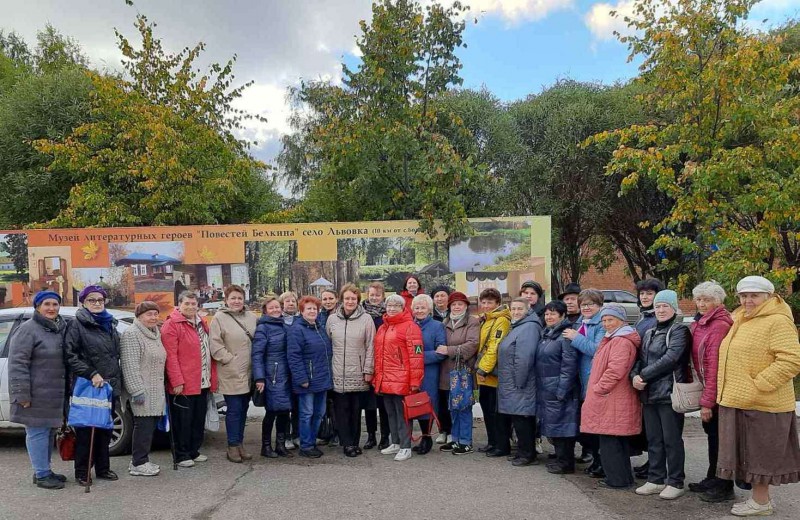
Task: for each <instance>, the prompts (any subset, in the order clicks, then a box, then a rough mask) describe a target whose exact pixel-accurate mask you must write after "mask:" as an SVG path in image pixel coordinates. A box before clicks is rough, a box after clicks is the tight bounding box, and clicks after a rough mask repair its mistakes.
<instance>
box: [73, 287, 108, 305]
mask: <svg viewBox="0 0 800 520" xmlns="http://www.w3.org/2000/svg"><path fill="white" fill-rule="evenodd" d="M93 292H96V293H100V294H102V295H103V298H108V293H107V292H106V290H105V289H103V288H102V287H100V286H99V285H87V286H86V287H84V288H83V289H82V290H81V292H80V293H78V301H79V302H81V303H83V300H85V299H86V297H87V296H89V294H91V293H93Z"/></svg>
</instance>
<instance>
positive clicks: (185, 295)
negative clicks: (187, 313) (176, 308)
mask: <svg viewBox="0 0 800 520" xmlns="http://www.w3.org/2000/svg"><path fill="white" fill-rule="evenodd" d="M183 300H197V295H196V294H195V293H193V292H192V291H183V292H182V293H180V294H179V295H178V305H180V304H182V303H183Z"/></svg>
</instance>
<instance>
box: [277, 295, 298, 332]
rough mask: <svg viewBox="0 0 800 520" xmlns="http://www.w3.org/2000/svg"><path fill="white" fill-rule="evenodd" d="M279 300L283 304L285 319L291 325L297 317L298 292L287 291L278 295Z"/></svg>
mask: <svg viewBox="0 0 800 520" xmlns="http://www.w3.org/2000/svg"><path fill="white" fill-rule="evenodd" d="M278 302H279V303H280V304H281V309H282V311H283V319H284V321H286V325H291V324H292V323H293V322H294V319H295V318H296V317H297V315H298V312H297V293H294V292H292V291H286V292H285V293H282V294H281V295H280V296H278Z"/></svg>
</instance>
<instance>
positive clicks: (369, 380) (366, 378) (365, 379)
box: [364, 374, 374, 383]
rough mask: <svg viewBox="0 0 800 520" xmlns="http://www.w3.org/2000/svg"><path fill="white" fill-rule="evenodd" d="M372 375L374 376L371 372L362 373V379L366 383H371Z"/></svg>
mask: <svg viewBox="0 0 800 520" xmlns="http://www.w3.org/2000/svg"><path fill="white" fill-rule="evenodd" d="M373 377H374V376H373V375H372V374H364V381H365V382H367V383H371V382H372V378H373Z"/></svg>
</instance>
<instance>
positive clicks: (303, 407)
mask: <svg viewBox="0 0 800 520" xmlns="http://www.w3.org/2000/svg"><path fill="white" fill-rule="evenodd" d="M327 395H328V392H314V393H311V392H309V393H307V394H299V395H298V396H297V401H298V405H299V412H300V449H301V450H310V449H311V448H313V447H314V446H315V445H316V444H317V432H318V431H319V425H320V424H322V418H323V417H324V416H325V398H326V397H327Z"/></svg>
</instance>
